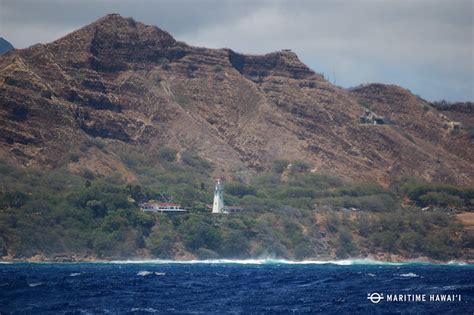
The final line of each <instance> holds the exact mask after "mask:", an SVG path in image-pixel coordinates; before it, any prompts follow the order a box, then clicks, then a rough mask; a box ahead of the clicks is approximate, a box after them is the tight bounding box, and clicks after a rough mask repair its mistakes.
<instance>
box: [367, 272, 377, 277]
mask: <svg viewBox="0 0 474 315" xmlns="http://www.w3.org/2000/svg"><path fill="white" fill-rule="evenodd" d="M367 275H368V276H369V277H375V275H374V274H373V273H368V274H367Z"/></svg>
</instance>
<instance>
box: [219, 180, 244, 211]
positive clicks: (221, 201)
mask: <svg viewBox="0 0 474 315" xmlns="http://www.w3.org/2000/svg"><path fill="white" fill-rule="evenodd" d="M240 211H242V208H241V207H239V206H225V205H224V185H223V184H222V181H221V180H220V179H218V180H217V183H216V188H215V189H214V203H213V204H212V213H233V212H240Z"/></svg>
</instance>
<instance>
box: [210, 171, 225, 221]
mask: <svg viewBox="0 0 474 315" xmlns="http://www.w3.org/2000/svg"><path fill="white" fill-rule="evenodd" d="M212 213H224V187H222V183H221V180H220V179H218V180H217V184H216V189H215V190H214V204H213V205H212Z"/></svg>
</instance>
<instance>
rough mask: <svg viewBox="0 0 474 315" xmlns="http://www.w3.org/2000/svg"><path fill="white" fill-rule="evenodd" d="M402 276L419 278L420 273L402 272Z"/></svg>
mask: <svg viewBox="0 0 474 315" xmlns="http://www.w3.org/2000/svg"><path fill="white" fill-rule="evenodd" d="M400 277H405V278H418V277H419V275H417V274H416V273H413V272H409V273H402V274H401V275H400Z"/></svg>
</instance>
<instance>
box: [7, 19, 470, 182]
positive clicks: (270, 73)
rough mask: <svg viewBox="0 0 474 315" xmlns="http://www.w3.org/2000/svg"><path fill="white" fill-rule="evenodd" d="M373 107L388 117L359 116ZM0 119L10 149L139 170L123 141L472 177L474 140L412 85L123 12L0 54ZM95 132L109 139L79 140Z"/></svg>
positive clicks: (387, 177) (261, 159) (236, 159)
mask: <svg viewBox="0 0 474 315" xmlns="http://www.w3.org/2000/svg"><path fill="white" fill-rule="evenodd" d="M366 108H368V109H370V110H371V111H373V112H374V113H375V114H377V115H381V116H384V118H385V120H386V122H388V123H387V124H384V125H368V124H361V123H360V115H361V114H362V113H363V112H364V110H365V109H366ZM0 122H1V123H0V154H1V155H2V156H3V157H5V158H8V159H13V160H15V161H17V162H18V163H21V164H24V165H41V166H47V167H57V166H59V165H67V166H68V167H69V168H70V169H73V170H74V169H79V168H80V167H87V168H89V169H91V170H92V171H94V172H97V173H99V174H106V173H108V172H110V171H111V170H116V171H119V172H121V173H122V174H124V175H125V176H126V177H127V178H129V179H132V178H133V174H131V173H130V172H129V171H128V170H127V169H126V167H125V166H124V165H123V164H122V162H121V160H120V158H119V156H118V154H117V153H118V152H119V151H120V150H121V149H122V148H123V147H124V146H127V147H132V148H134V149H135V150H140V151H149V150H156V149H158V148H160V147H162V146H168V147H172V148H175V149H177V150H180V151H182V150H189V151H194V152H196V153H198V154H199V155H200V156H201V157H203V158H205V159H207V160H209V161H210V162H211V163H212V164H213V165H214V167H215V172H216V175H221V176H222V175H223V176H228V177H230V176H233V175H241V176H243V177H245V176H251V175H252V174H255V173H257V172H261V171H264V170H265V169H268V168H269V167H270V165H271V162H272V161H274V160H276V159H287V160H303V161H306V162H308V163H309V164H310V165H312V167H313V170H314V171H317V172H324V173H332V174H336V175H339V176H342V177H345V178H348V179H357V180H361V179H370V180H377V181H379V182H381V183H389V182H390V181H392V180H395V179H396V178H398V177H400V176H404V175H411V176H419V177H422V178H425V179H426V180H431V181H443V182H451V183H458V184H473V183H474V169H473V167H472V165H473V159H474V154H473V152H472V150H473V145H472V144H473V143H472V139H471V138H469V136H468V134H467V133H466V132H465V131H463V130H462V129H461V130H459V131H457V132H453V131H452V130H451V129H450V127H449V118H447V117H446V116H444V118H443V115H442V114H441V113H440V112H439V111H438V110H437V109H435V108H433V107H431V106H430V104H429V103H427V102H426V101H424V100H422V99H420V98H418V97H416V96H415V95H413V94H411V93H410V92H409V91H407V90H404V89H401V88H399V87H395V86H386V85H381V84H373V85H368V86H364V87H360V88H357V89H354V90H352V91H348V90H344V89H341V88H338V87H336V86H333V85H331V84H330V83H329V82H327V81H325V80H324V79H323V78H322V77H321V76H320V75H318V74H316V73H314V72H313V71H312V70H311V69H309V68H308V67H307V66H305V65H304V64H303V63H302V62H301V61H300V60H299V59H298V57H297V56H296V55H295V54H294V53H292V52H290V51H281V52H275V53H270V54H267V55H263V56H248V55H242V54H239V53H236V52H234V51H232V50H229V49H205V48H197V47H191V46H188V45H186V44H184V43H181V42H178V41H176V40H175V39H173V37H172V36H170V35H169V34H168V33H167V32H165V31H162V30H160V29H159V28H157V27H154V26H147V25H144V24H142V23H139V22H135V21H134V20H132V19H128V18H123V17H121V16H119V15H108V16H106V17H104V18H102V19H100V20H98V21H96V22H94V23H92V24H90V25H88V26H85V27H83V28H81V29H79V30H77V31H75V32H73V33H71V34H69V35H67V36H65V37H63V38H60V39H58V40H57V41H55V42H53V43H49V44H45V45H36V46H33V47H30V48H27V49H23V50H12V51H9V52H7V53H5V54H3V55H2V56H0ZM93 138H101V139H102V140H103V142H104V143H105V146H106V149H103V150H98V149H97V148H94V147H87V146H85V147H82V146H81V144H82V143H84V142H87V141H90V140H91V139H93ZM77 148H81V150H80V151H81V152H80V155H79V157H77V158H73V159H68V158H67V156H68V154H69V152H71V150H72V149H77Z"/></svg>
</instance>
